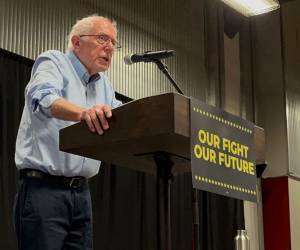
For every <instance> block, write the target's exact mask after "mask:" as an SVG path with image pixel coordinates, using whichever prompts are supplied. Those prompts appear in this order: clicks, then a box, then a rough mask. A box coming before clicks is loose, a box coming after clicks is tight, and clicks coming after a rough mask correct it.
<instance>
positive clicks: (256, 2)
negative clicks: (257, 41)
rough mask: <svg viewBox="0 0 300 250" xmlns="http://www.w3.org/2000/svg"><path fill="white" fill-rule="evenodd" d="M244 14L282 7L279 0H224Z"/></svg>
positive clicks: (251, 14)
mask: <svg viewBox="0 0 300 250" xmlns="http://www.w3.org/2000/svg"><path fill="white" fill-rule="evenodd" d="M222 1H223V2H224V3H225V4H227V5H229V6H230V7H232V8H233V9H235V10H236V11H238V12H240V13H241V14H243V15H244V16H248V17H249V16H256V15H259V14H263V13H267V12H270V11H273V10H276V9H278V8H280V4H279V2H278V1H277V0H222Z"/></svg>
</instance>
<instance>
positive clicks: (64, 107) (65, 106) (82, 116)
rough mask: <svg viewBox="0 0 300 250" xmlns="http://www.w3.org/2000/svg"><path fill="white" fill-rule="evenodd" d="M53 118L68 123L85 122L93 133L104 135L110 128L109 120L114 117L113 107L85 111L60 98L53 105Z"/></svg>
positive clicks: (99, 106)
mask: <svg viewBox="0 0 300 250" xmlns="http://www.w3.org/2000/svg"><path fill="white" fill-rule="evenodd" d="M51 112H52V115H53V117H55V118H58V119H62V120H67V121H85V122H86V124H87V125H88V127H89V129H90V130H91V131H92V132H97V133H98V134H99V135H102V134H103V132H104V130H107V129H108V128H109V125H108V122H107V118H110V117H112V112H111V107H110V106H108V105H96V106H94V107H92V108H89V109H85V108H82V107H79V106H77V105H75V104H73V103H71V102H69V101H67V100H65V99H63V98H59V99H57V100H56V101H54V102H53V104H52V105H51Z"/></svg>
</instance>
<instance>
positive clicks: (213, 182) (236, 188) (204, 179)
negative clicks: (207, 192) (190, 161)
mask: <svg viewBox="0 0 300 250" xmlns="http://www.w3.org/2000/svg"><path fill="white" fill-rule="evenodd" d="M195 180H196V181H201V182H205V183H208V184H211V185H215V186H218V187H222V188H227V189H230V190H234V191H237V192H242V193H245V194H249V195H256V191H255V190H250V189H247V188H242V187H239V186H235V185H232V184H228V183H224V182H222V181H218V180H213V179H210V178H207V177H202V176H199V175H195Z"/></svg>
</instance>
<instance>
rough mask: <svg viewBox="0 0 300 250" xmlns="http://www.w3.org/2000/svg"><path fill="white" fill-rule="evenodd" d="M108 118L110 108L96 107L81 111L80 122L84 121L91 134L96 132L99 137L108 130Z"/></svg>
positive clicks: (106, 106)
mask: <svg viewBox="0 0 300 250" xmlns="http://www.w3.org/2000/svg"><path fill="white" fill-rule="evenodd" d="M110 117H112V112H111V107H110V106H108V105H96V106H93V107H92V108H89V109H85V110H83V111H82V113H81V115H80V120H81V121H85V122H86V124H87V125H88V127H89V129H90V130H91V131H92V132H97V133H98V134H99V135H102V134H103V133H104V130H107V129H109V125H108V121H107V118H110Z"/></svg>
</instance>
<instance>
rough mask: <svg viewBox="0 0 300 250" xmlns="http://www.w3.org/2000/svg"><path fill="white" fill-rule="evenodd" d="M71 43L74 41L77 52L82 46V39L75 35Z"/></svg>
mask: <svg viewBox="0 0 300 250" xmlns="http://www.w3.org/2000/svg"><path fill="white" fill-rule="evenodd" d="M71 41H72V44H73V48H74V50H75V51H77V50H78V49H79V47H80V45H81V41H80V37H79V36H77V35H74V36H72V38H71Z"/></svg>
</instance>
